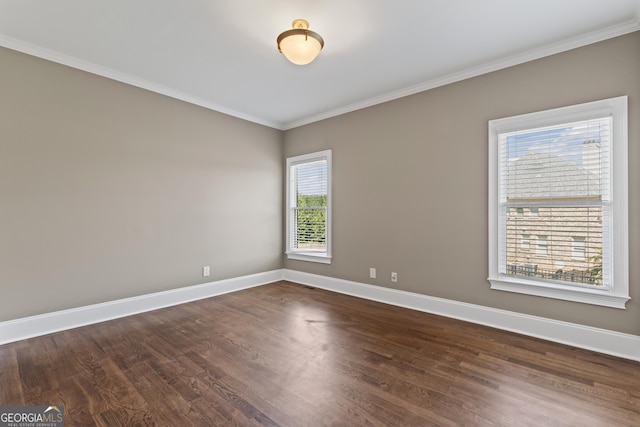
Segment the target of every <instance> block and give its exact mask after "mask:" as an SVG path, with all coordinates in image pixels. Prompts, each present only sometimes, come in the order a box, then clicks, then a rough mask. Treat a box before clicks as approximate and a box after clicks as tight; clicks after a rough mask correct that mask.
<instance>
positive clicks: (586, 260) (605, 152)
mask: <svg viewBox="0 0 640 427" xmlns="http://www.w3.org/2000/svg"><path fill="white" fill-rule="evenodd" d="M610 136H611V117H610V116H606V117H599V118H595V119H590V120H583V121H578V122H572V123H564V124H561V125H555V126H549V127H543V128H533V129H525V130H520V131H517V132H507V133H502V134H500V135H499V164H500V172H501V173H500V187H499V193H500V205H501V207H500V212H501V215H500V216H501V218H500V219H501V221H502V222H503V223H504V224H505V228H504V232H505V236H504V239H502V248H501V251H500V270H501V273H502V274H508V275H513V276H524V277H535V278H540V279H546V280H556V281H561V282H568V283H571V284H574V285H579V286H604V287H607V286H608V285H609V281H608V280H607V279H608V271H607V269H606V268H605V269H604V271H603V268H602V267H603V263H602V255H603V250H602V249H603V246H608V245H609V241H608V236H609V233H608V227H607V224H608V223H609V218H608V212H609V209H608V206H609V204H608V203H609V201H610V191H609V187H610V186H609V183H610V176H609V171H610V155H609V153H610ZM523 210H524V211H529V212H531V211H534V212H537V214H536V215H522V214H521V213H519V212H522V211H523ZM525 234H531V235H535V236H537V242H536V247H535V248H534V249H533V250H532V248H527V247H525V246H524V245H518V239H519V238H521V236H522V235H525ZM576 240H580V241H583V242H584V256H583V257H582V258H579V257H576V256H575V252H576V250H575V243H574V242H575V241H576Z"/></svg>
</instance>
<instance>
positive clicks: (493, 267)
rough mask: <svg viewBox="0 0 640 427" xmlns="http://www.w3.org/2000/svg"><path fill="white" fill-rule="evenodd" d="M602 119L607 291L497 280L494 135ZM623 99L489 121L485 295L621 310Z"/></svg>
mask: <svg viewBox="0 0 640 427" xmlns="http://www.w3.org/2000/svg"><path fill="white" fill-rule="evenodd" d="M604 115H612V116H613V127H612V133H613V140H612V142H611V149H612V154H613V155H612V157H611V159H612V165H611V178H612V179H611V181H612V188H611V191H612V200H613V203H612V209H613V230H612V235H611V248H610V250H611V254H612V257H611V258H612V261H611V262H612V269H611V270H612V271H611V287H610V288H609V289H596V288H588V287H577V286H571V285H563V284H558V283H549V282H544V281H539V280H531V279H526V278H522V277H513V276H507V275H504V274H500V272H499V268H498V263H499V257H498V249H499V248H498V243H499V237H498V233H499V231H500V228H499V224H498V184H499V179H498V148H499V147H498V145H499V144H498V135H499V134H501V133H505V132H514V131H518V130H524V129H534V128H537V127H542V126H552V125H560V124H563V123H571V122H574V121H579V120H587V119H592V118H597V117H603V116H604ZM627 140H628V131H627V97H626V96H620V97H616V98H609V99H605V100H601V101H595V102H589V103H585V104H578V105H572V106H568V107H562V108H556V109H552V110H545V111H539V112H536V113H530V114H523V115H519V116H513V117H507V118H503V119H497V120H490V121H489V278H488V280H489V282H490V283H491V289H496V290H501V291H508V292H515V293H521V294H527V295H536V296H541V297H547V298H555V299H561V300H567V301H574V302H581V303H586V304H594V305H601V306H605V307H612V308H620V309H625V308H626V307H625V304H626V302H627V301H628V300H629V299H630V297H629V232H628V228H629V218H628V216H629V215H628V212H629V207H628V194H629V191H628V171H627V169H628V162H629V160H628V155H627V145H628V141H627Z"/></svg>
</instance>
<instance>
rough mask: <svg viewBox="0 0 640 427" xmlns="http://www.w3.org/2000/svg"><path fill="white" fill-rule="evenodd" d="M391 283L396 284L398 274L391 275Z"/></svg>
mask: <svg viewBox="0 0 640 427" xmlns="http://www.w3.org/2000/svg"><path fill="white" fill-rule="evenodd" d="M391 281H392V282H397V281H398V273H395V272H392V273H391Z"/></svg>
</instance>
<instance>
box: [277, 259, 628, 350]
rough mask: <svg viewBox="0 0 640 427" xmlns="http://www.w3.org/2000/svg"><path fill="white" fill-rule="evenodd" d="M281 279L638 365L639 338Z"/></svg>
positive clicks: (309, 277) (384, 291) (343, 285)
mask: <svg viewBox="0 0 640 427" xmlns="http://www.w3.org/2000/svg"><path fill="white" fill-rule="evenodd" d="M282 277H283V279H284V280H288V281H290V282H294V283H300V284H304V285H310V286H314V287H317V288H322V289H326V290H329V291H333V292H338V293H342V294H347V295H352V296H356V297H359V298H365V299H369V300H373V301H379V302H382V303H386V304H391V305H396V306H399V307H405V308H410V309H413V310H418V311H422V312H426V313H432V314H438V315H441V316H445V317H451V318H454V319H460V320H465V321H468V322H472V323H478V324H481V325H486V326H491V327H494V328H498V329H503V330H506V331H511V332H516V333H519V334H523V335H528V336H532V337H536V338H542V339H545V340H548V341H554V342H558V343H562V344H567V345H571V346H574V347H578V348H583V349H587V350H593V351H597V352H600V353H605V354H610V355H612V356H617V357H622V358H625V359H631V360H637V361H640V336H637V335H630V334H623V333H620V332H615V331H610V330H606V329H599V328H593V327H590V326H584V325H579V324H575V323H569V322H561V321H558V320H553V319H547V318H544V317H537V316H530V315H527V314H520V313H515V312H512V311H506V310H499V309H495V308H490V307H485V306H481V305H475V304H468V303H464V302H458V301H453V300H447V299H443V298H437V297H430V296H426V295H421V294H416V293H412V292H405V291H399V290H396V289H389V288H383V287H380V286H373V285H368V284H365V283H358V282H352V281H348V280H342V279H335V278H331V277H326V276H319V275H315V274H309V273H303V272H300V271H294V270H287V269H285V270H284V272H283V276H282Z"/></svg>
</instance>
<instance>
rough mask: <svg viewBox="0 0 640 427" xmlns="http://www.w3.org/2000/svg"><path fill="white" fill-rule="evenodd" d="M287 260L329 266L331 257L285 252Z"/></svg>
mask: <svg viewBox="0 0 640 427" xmlns="http://www.w3.org/2000/svg"><path fill="white" fill-rule="evenodd" d="M287 258H289V259H294V260H297V261H309V262H318V263H320V264H331V257H330V256H327V255H326V254H314V253H308V252H307V253H297V252H296V253H294V252H287Z"/></svg>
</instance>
